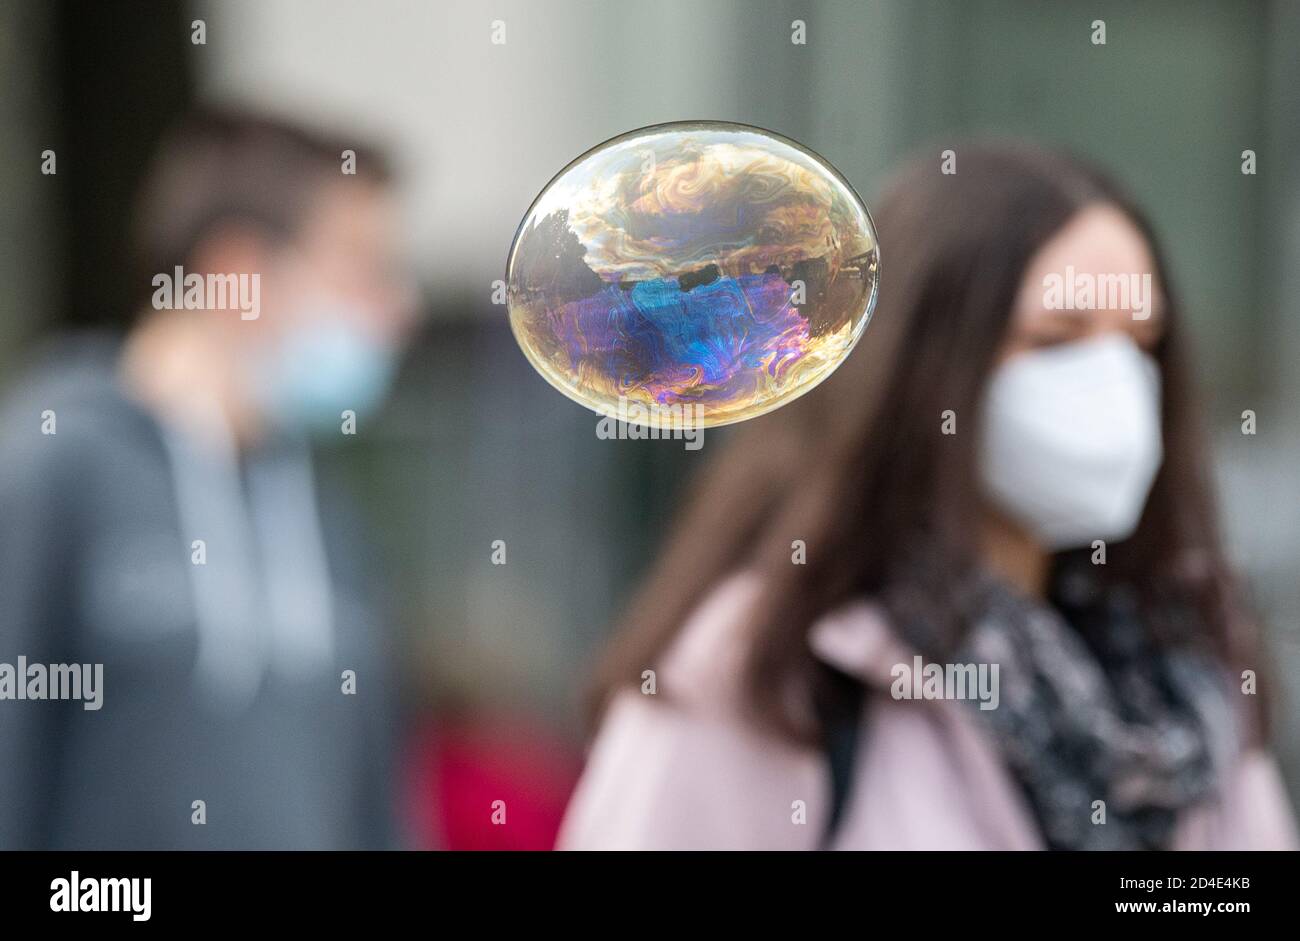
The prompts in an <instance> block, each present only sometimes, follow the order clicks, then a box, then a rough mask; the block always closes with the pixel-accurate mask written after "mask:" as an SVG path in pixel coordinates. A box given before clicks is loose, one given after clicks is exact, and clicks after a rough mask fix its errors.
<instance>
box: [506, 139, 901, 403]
mask: <svg viewBox="0 0 1300 941" xmlns="http://www.w3.org/2000/svg"><path fill="white" fill-rule="evenodd" d="M879 273H880V257H879V248H878V245H877V242H876V231H875V227H874V226H873V225H872V222H871V216H870V215H869V214H868V212H867V208H866V206H864V205H863V204H862V200H861V199H859V198H858V195H857V194H856V193H855V192H854V191H853V188H852V187H851V186H849V184H848V183H847V182H846V181H845V180H844V178H843V177H841V176H840V175H839V173H837V172H836V171H835V169H834V168H833V167H832V166H831V165H830V164H828V163H827V162H826V161H824V160H823V159H822V158H821V157H818V156H817V155H816V154H814V153H812V152H810V151H808V150H806V149H804V148H803V147H801V146H800V145H798V144H796V143H794V142H793V141H791V140H788V139H786V138H783V137H780V136H778V135H775V134H772V133H771V132H769V131H763V130H760V129H758V128H752V127H746V126H744V125H740V124H726V123H721V122H712V121H693V122H683V123H677V124H661V125H656V126H654V127H648V128H642V129H641V130H637V131H632V132H630V133H628V134H624V135H622V136H620V137H616V138H614V139H613V140H610V141H607V142H606V143H604V144H601V145H600V146H599V147H596V148H595V149H593V150H591V151H588V152H587V153H586V154H584V155H583V156H581V157H579V158H578V159H577V160H575V161H574V162H573V163H571V164H569V166H567V167H566V168H565V169H564V170H563V171H561V172H560V174H559V175H558V176H556V177H555V179H553V180H552V181H551V182H550V183H549V184H548V185H547V186H546V188H545V189H544V190H543V191H542V193H541V195H540V196H538V197H537V199H536V200H535V201H534V203H533V205H532V207H531V208H530V209H529V210H528V213H527V215H525V217H524V220H523V222H522V223H521V224H520V226H519V231H518V233H517V234H516V235H515V241H514V244H513V245H512V246H511V249H510V259H509V262H508V266H507V273H506V283H507V285H508V290H507V301H508V304H509V309H510V325H511V329H513V331H514V334H515V339H516V340H518V341H519V345H520V347H521V348H522V349H523V351H524V355H525V356H527V357H528V360H529V362H531V363H532V364H533V366H534V367H535V368H536V369H537V371H538V372H540V373H541V374H542V376H543V377H544V378H545V379H546V380H547V381H548V382H550V383H551V385H553V386H555V387H556V388H557V389H559V390H560V391H561V392H563V393H564V394H565V395H567V396H568V397H569V398H571V399H573V400H574V401H576V402H578V403H580V404H582V405H585V406H586V407H588V408H590V409H593V410H594V411H596V412H598V413H600V414H602V415H609V416H613V417H619V416H620V414H623V415H626V414H627V410H626V408H624V409H623V410H622V411H620V408H619V400H620V398H624V399H625V400H626V401H627V402H634V403H639V404H641V405H643V406H660V407H662V406H674V405H692V404H698V405H699V406H700V411H698V412H696V414H702V415H703V425H704V426H706V427H708V426H716V425H726V424H730V423H732V422H737V421H743V420H744V419H747V418H753V417H754V416H756V415H762V414H763V413H765V412H770V411H771V410H772V409H774V408H778V407H779V406H781V405H783V404H785V403H786V402H789V401H790V400H791V399H794V398H796V397H797V396H799V395H801V394H803V393H804V392H807V391H808V390H809V389H811V388H812V387H813V386H815V385H817V383H819V382H821V381H822V380H823V379H825V378H826V377H827V376H828V375H830V374H831V372H832V371H834V369H835V368H836V367H837V366H838V365H839V364H840V363H842V362H843V361H844V359H845V358H846V357H847V356H848V355H849V352H850V351H851V350H852V349H853V345H854V344H855V343H856V342H857V340H858V337H860V336H861V335H862V331H863V329H864V328H865V327H866V325H867V321H868V319H869V318H870V316H871V311H872V308H873V307H874V306H875V301H876V289H877V285H878V282H879ZM659 411H660V410H656V409H655V408H653V407H651V408H648V409H647V411H646V414H648V415H649V416H651V417H650V418H649V419H647V421H646V423H647V424H652V425H653V424H655V423H656V422H655V419H654V417H653V416H654V415H656V414H658V412H659Z"/></svg>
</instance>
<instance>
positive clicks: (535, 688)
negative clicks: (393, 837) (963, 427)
mask: <svg viewBox="0 0 1300 941" xmlns="http://www.w3.org/2000/svg"><path fill="white" fill-rule="evenodd" d="M195 20H202V21H203V22H204V25H205V29H206V36H205V40H206V41H205V43H204V44H195V43H194V42H193V41H192V36H193V23H194V21H195ZM794 20H802V21H804V23H805V24H806V37H807V42H806V44H804V45H795V44H792V43H791V29H792V26H791V24H792V22H793V21H794ZM1094 20H1104V21H1105V24H1106V44H1105V45H1104V46H1099V45H1094V44H1093V43H1092V41H1091V35H1092V29H1093V27H1092V23H1093V21H1094ZM494 21H501V22H503V23H504V36H505V42H504V43H503V44H494V43H493V42H492V35H493V30H494ZM498 35H500V34H499V31H498ZM1297 49H1300V5H1297V4H1295V3H1291V2H1285V0H1276V2H1266V0H1237V2H1228V0H1159V2H1149V3H1144V4H1141V5H1133V4H1129V3H1125V2H1105V0H1095V2H1092V3H1089V4H1087V5H1086V6H1080V5H1077V4H1069V3H1065V2H1051V0H1047V2H1044V0H965V2H960V3H958V2H933V0H870V2H854V0H802V2H796V0H707V2H700V0H662V2H659V3H656V4H654V5H653V6H646V5H644V4H637V3H607V2H599V0H548V2H545V3H537V2H525V0H492V2H476V0H437V2H421V0H367V2H356V3H349V2H342V0H223V2H199V0H194V2H188V3H170V2H146V3H141V2H130V0H100V2H95V3H90V2H84V3H83V2H73V0H5V2H3V3H0V126H3V127H4V129H5V130H4V133H3V134H2V135H0V379H2V378H3V376H4V374H5V373H8V372H11V371H12V370H13V369H14V368H15V367H16V366H17V365H18V364H20V363H21V362H22V361H23V359H24V356H25V354H26V351H27V350H29V349H30V345H31V343H32V342H33V341H34V340H36V339H38V338H39V337H40V336H41V335H42V334H45V333H48V332H50V331H52V330H54V329H56V328H59V327H66V326H112V325H115V324H120V323H121V322H122V321H123V320H124V319H125V316H126V314H127V312H128V311H127V308H126V306H125V305H126V297H127V296H128V287H129V286H128V285H127V284H126V283H125V271H126V268H125V266H124V264H123V259H122V256H121V252H122V250H123V246H124V243H125V238H124V232H125V226H126V223H127V204H128V200H129V197H130V194H131V192H132V189H133V187H134V185H135V182H136V180H137V176H138V174H139V172H140V171H141V169H142V166H143V163H144V159H145V157H146V155H147V154H148V153H149V152H150V150H151V149H152V147H153V144H154V142H155V140H156V138H157V135H158V134H159V133H160V131H161V130H162V129H163V128H164V127H166V126H167V125H168V124H169V123H170V122H171V121H172V120H173V119H174V118H175V117H176V116H177V115H178V114H179V113H181V112H182V111H183V110H184V109H185V108H186V107H187V106H189V105H190V104H192V103H194V102H198V101H223V102H238V103H245V104H249V105H252V106H254V107H256V108H258V109H260V110H270V111H273V112H278V113H283V114H287V115H289V116H292V117H297V118H301V119H304V120H308V121H312V120H320V121H324V122H326V123H328V124H330V125H332V126H343V127H355V128H357V129H358V130H359V131H364V132H365V133H366V134H367V135H368V136H374V137H377V138H379V139H380V140H381V141H384V142H386V143H387V144H388V145H389V146H390V147H391V148H392V150H393V152H394V154H395V156H396V158H397V163H398V169H399V171H400V173H401V175H402V180H401V186H402V190H403V194H404V197H405V199H404V205H405V209H406V212H407V224H408V226H409V232H410V239H409V252H410V255H409V261H410V263H411V264H412V265H413V266H415V268H416V269H417V270H418V271H419V273H420V275H421V277H422V279H423V283H424V285H425V290H426V300H425V306H426V308H427V311H426V320H425V323H424V327H423V329H422V332H421V335H420V339H419V342H418V343H417V345H416V347H415V348H414V350H413V351H412V352H411V354H410V355H409V357H408V359H407V362H406V364H405V369H404V372H403V378H402V381H401V383H400V384H399V388H398V391H397V393H396V395H395V397H394V399H393V400H392V402H391V404H390V407H389V408H388V410H387V413H386V414H385V416H384V418H383V420H382V423H381V424H380V426H378V427H372V429H371V430H370V431H369V432H368V433H367V434H364V435H360V436H358V439H357V443H356V444H355V445H354V446H350V447H349V448H348V449H347V450H345V451H342V452H340V453H338V454H335V455H333V456H332V457H331V458H330V459H331V460H335V461H338V462H340V463H341V464H342V465H343V466H344V469H346V470H347V471H348V472H349V473H350V474H351V475H353V478H354V479H355V481H356V486H357V489H358V490H359V492H361V493H362V494H364V495H365V496H366V498H367V501H368V504H369V507H370V509H371V511H372V514H373V517H374V520H375V522H376V528H377V531H378V532H379V533H380V534H381V535H382V537H383V539H384V541H385V543H386V546H385V548H386V560H387V564H388V569H389V572H390V574H391V578H392V591H393V597H394V598H395V599H396V600H397V603H398V604H399V606H400V609H401V611H402V614H403V624H404V636H405V643H406V647H407V652H408V656H407V657H406V658H405V664H406V682H407V687H408V688H407V696H408V700H409V701H410V703H411V706H412V709H413V711H414V714H415V715H417V716H419V717H423V718H424V719H425V720H427V721H428V722H429V727H430V728H432V729H436V730H437V731H436V732H432V733H419V732H417V733H415V737H414V738H413V739H412V743H413V744H412V754H413V756H414V757H413V759H412V764H411V768H412V784H413V788H412V790H413V794H412V800H413V801H414V802H415V803H414V811H415V812H416V813H418V814H419V815H420V816H419V820H420V826H421V827H422V832H423V833H424V834H425V835H426V837H427V839H429V840H433V839H435V838H436V839H439V840H441V841H442V842H443V843H444V844H450V845H460V846H475V845H503V844H501V843H500V842H499V841H500V840H501V839H503V838H505V837H501V836H499V835H496V834H491V833H487V832H486V828H485V827H484V826H481V825H480V823H479V819H480V815H479V812H478V810H477V805H475V808H476V809H475V810H474V811H473V816H472V817H471V816H469V812H468V811H465V812H464V813H462V812H461V808H462V805H466V804H472V802H473V801H475V800H477V797H476V795H477V794H478V793H479V790H478V788H479V787H480V786H482V787H487V788H488V789H492V788H495V789H496V790H497V791H501V790H502V789H503V788H504V789H510V788H516V789H517V800H518V801H519V802H522V803H524V804H526V805H529V806H531V807H532V808H533V809H534V810H535V814H534V815H533V818H534V819H535V820H537V821H545V820H547V819H550V818H552V817H556V818H558V813H559V809H560V807H561V806H562V803H563V800H564V797H565V791H566V789H567V787H568V784H569V782H570V781H571V780H572V777H573V775H574V774H575V773H576V768H577V763H578V761H579V757H580V740H581V738H580V736H581V724H580V713H579V709H578V702H579V698H580V693H581V690H582V686H583V683H584V681H585V677H586V675H587V669H586V668H587V664H588V663H589V661H590V658H591V656H592V655H593V653H594V651H595V649H596V647H597V645H598V644H599V642H600V640H601V639H602V637H603V636H604V635H605V634H606V632H607V631H608V630H609V627H610V625H611V621H612V619H613V618H614V617H615V616H616V614H617V612H618V610H619V608H620V606H621V604H622V603H623V602H624V601H625V600H626V598H627V595H628V592H629V590H630V589H631V587H632V586H633V584H634V583H635V581H636V579H637V577H638V575H639V574H640V573H641V572H642V571H643V569H644V567H645V566H646V564H647V562H648V560H649V558H650V556H651V554H652V552H653V550H654V547H655V545H656V542H657V539H658V537H659V536H660V534H661V531H662V528H663V525H664V523H665V522H666V520H667V518H668V517H669V516H670V515H671V513H672V512H673V510H674V507H675V501H676V498H677V496H678V494H679V492H680V489H679V488H680V487H681V486H682V485H683V483H684V482H685V481H686V479H687V478H688V477H689V475H690V473H691V472H692V470H693V468H694V467H695V466H697V462H699V461H701V460H704V459H707V455H708V454H709V451H710V449H709V448H705V449H704V450H703V451H702V452H689V451H686V450H685V449H683V448H682V447H681V446H680V442H671V441H666V442H653V441H600V440H598V439H597V438H596V436H595V434H594V433H593V432H594V428H595V419H594V416H592V415H591V414H589V413H586V412H584V411H583V410H582V409H580V408H579V407H578V406H576V405H574V404H573V403H571V402H569V401H568V400H566V399H564V398H562V397H560V396H559V395H557V394H555V393H553V392H552V391H551V390H550V389H549V387H548V386H546V384H545V383H544V381H543V380H542V379H541V378H540V377H539V376H537V375H536V374H535V373H534V372H533V371H532V370H531V369H530V368H529V367H528V365H527V363H526V362H525V360H524V358H523V356H522V354H521V353H520V352H519V350H518V349H517V347H516V346H515V344H514V341H513V339H512V338H511V335H510V331H509V327H508V325H507V322H506V313H505V309H504V307H501V306H496V305H494V304H493V303H492V294H493V282H494V281H495V280H497V279H500V278H502V277H503V276H504V266H505V257H506V252H507V249H508V248H509V245H510V241H511V238H512V236H513V235H514V231H515V227H516V226H517V225H518V223H519V220H520V218H521V217H522V215H523V213H524V211H525V209H526V208H527V207H528V205H529V203H530V202H531V200H532V199H533V197H534V196H535V195H536V194H537V192H538V191H539V190H540V189H541V188H542V186H543V185H544V184H545V183H546V182H547V181H548V180H549V179H550V178H551V176H552V175H553V174H554V173H555V172H557V171H558V170H559V169H560V168H562V167H563V166H564V165H565V164H566V163H568V162H569V161H570V160H571V159H573V158H574V157H576V156H577V155H579V154H580V153H582V152H583V151H585V150H587V149H588V148H590V147H591V146H593V145H595V144H597V143H599V142H601V141H603V140H605V139H607V138H609V137H612V136H614V135H615V134H618V133H620V132H622V131H626V130H629V129H631V128H635V127H639V126H642V125H647V124H653V123H657V122H662V121H670V120H678V119H683V118H718V119H726V120H731V121H739V122H744V123H749V124H755V125H759V126H762V127H767V128H771V129H773V130H776V131H779V132H781V133H783V134H786V135H788V136H791V137H793V138H795V139H797V140H799V141H801V142H803V143H805V144H806V145H808V146H809V147H810V148H812V149H813V150H815V151H816V152H818V153H820V154H822V155H823V156H825V157H826V158H827V159H829V160H830V161H831V162H832V163H833V164H834V165H835V166H836V167H838V168H839V169H840V170H841V171H842V172H843V173H844V174H845V175H846V176H847V177H848V178H849V179H850V180H851V181H852V182H853V184H854V185H855V187H856V188H857V189H858V190H859V192H861V193H862V194H863V196H864V197H865V198H866V200H867V203H868V205H871V204H872V197H873V195H874V194H875V193H876V192H877V189H878V187H879V186H880V184H881V183H882V181H883V180H884V179H885V177H886V175H887V174H888V172H889V170H890V169H891V168H892V167H893V166H895V165H896V164H897V163H898V162H899V161H900V160H901V159H902V158H903V157H904V156H906V155H908V154H910V153H912V152H914V151H916V150H917V149H918V148H921V149H925V148H928V149H930V150H932V151H933V153H934V159H935V160H936V162H937V161H938V160H939V154H940V152H941V151H942V150H943V149H945V148H946V147H948V146H952V145H955V144H956V143H958V142H959V141H960V140H961V139H963V138H966V137H969V136H971V135H979V134H985V133H989V134H1020V135H1028V136H1031V137H1034V138H1038V139H1041V140H1044V141H1048V142H1055V143H1061V144H1065V145H1069V146H1070V147H1072V148H1075V149H1076V150H1078V151H1080V152H1082V153H1083V154H1085V155H1088V156H1091V157H1093V158H1095V159H1096V160H1098V161H1099V162H1101V163H1102V164H1104V165H1106V166H1107V167H1109V168H1111V169H1112V170H1113V171H1114V172H1115V174H1116V175H1117V176H1118V177H1119V178H1120V179H1121V180H1123V181H1124V182H1125V183H1126V184H1127V185H1128V186H1129V188H1130V189H1132V190H1133V191H1134V192H1135V193H1136V195H1137V197H1138V199H1139V201H1140V202H1141V203H1142V204H1143V205H1144V206H1146V207H1148V208H1149V210H1150V212H1151V214H1152V216H1153V218H1154V220H1155V222H1156V225H1157V227H1158V229H1159V231H1160V234H1161V236H1162V237H1163V239H1164V243H1165V247H1166V250H1167V251H1168V253H1169V254H1170V256H1171V264H1172V269H1173V271H1174V273H1175V275H1176V278H1177V281H1178V284H1179V286H1180V287H1181V289H1182V293H1183V300H1184V303H1185V307H1186V309H1187V311H1188V313H1189V315H1190V317H1191V318H1192V321H1193V326H1194V330H1195V333H1196V334H1197V339H1198V347H1199V350H1198V352H1199V356H1200V359H1199V366H1200V370H1199V371H1200V375H1201V377H1202V380H1203V385H1204V387H1205V389H1206V392H1207V394H1208V395H1209V397H1210V402H1209V404H1210V406H1211V414H1212V416H1213V420H1214V426H1213V430H1214V432H1215V437H1216V439H1217V440H1216V444H1217V449H1216V452H1217V458H1218V460H1219V467H1220V471H1221V473H1220V477H1221V484H1222V494H1223V500H1224V507H1225V510H1224V517H1225V522H1226V525H1227V528H1228V531H1229V537H1230V542H1231V548H1232V551H1233V555H1234V558H1235V560H1236V561H1237V563H1238V564H1239V565H1240V566H1241V567H1242V568H1243V569H1244V571H1245V572H1246V573H1247V575H1248V576H1249V577H1250V581H1251V584H1252V586H1253V589H1254V591H1255V592H1256V595H1257V601H1258V604H1259V606H1260V608H1261V610H1262V612H1263V614H1264V615H1265V617H1266V620H1267V623H1268V627H1269V640H1270V645H1271V651H1272V653H1273V654H1274V656H1275V657H1276V663H1275V664H1274V666H1273V669H1274V673H1275V674H1276V675H1277V676H1278V677H1279V678H1280V680H1281V681H1282V682H1283V683H1284V684H1285V686H1286V687H1287V688H1286V690H1285V691H1284V694H1283V698H1282V703H1281V708H1280V709H1279V711H1278V713H1279V714H1278V722H1277V728H1276V737H1277V740H1278V746H1279V749H1280V752H1281V756H1282V759H1283V762H1284V764H1285V767H1286V770H1287V774H1288V778H1289V781H1290V783H1291V786H1292V789H1293V795H1294V794H1296V793H1297V790H1296V789H1297V786H1298V785H1300V748H1298V747H1297V744H1296V743H1297V741H1298V740H1300V736H1297V734H1296V733H1297V732H1298V731H1300V679H1298V677H1300V669H1297V668H1300V578H1298V577H1297V575H1298V574H1300V472H1297V470H1296V468H1297V467H1300V368H1297V364H1300V316H1298V312H1297V309H1296V301H1295V299H1296V298H1297V297H1300V159H1298V158H1297V154H1298V153H1300V57H1297V55H1296V50H1297ZM47 148H48V149H52V150H54V151H55V152H56V153H57V160H58V164H57V165H58V172H57V175H55V176H44V175H42V174H41V173H40V172H39V166H40V160H41V156H40V155H41V152H42V151H43V150H45V149H47ZM1244 150H1253V151H1255V153H1256V155H1257V161H1258V173H1257V174H1256V175H1243V174H1242V173H1241V171H1240V166H1241V162H1242V151H1244ZM959 159H960V158H959ZM888 250H889V248H888V243H887V242H886V244H885V246H884V253H883V254H884V258H885V265H884V268H885V275H884V285H883V290H886V291H887V290H888ZM869 341H870V333H869V332H868V334H867V342H869ZM1246 409H1251V410H1253V411H1255V412H1256V414H1257V416H1258V427H1259V432H1258V434H1257V435H1255V436H1253V437H1252V436H1245V435H1243V434H1241V431H1240V423H1241V413H1242V411H1243V410H1246ZM724 433H725V432H718V433H717V435H718V437H719V438H720V437H721V435H722V434H724ZM0 459H2V456H0ZM0 525H3V521H2V520H0ZM497 539H500V540H504V541H505V542H506V545H507V547H508V564H507V565H505V566H494V565H492V563H491V545H492V542H493V541H494V540H497ZM511 793H512V794H515V793H516V792H515V791H511ZM482 820H483V821H484V822H485V821H486V815H482ZM503 829H504V828H503ZM549 838H550V834H549V832H548V831H547V827H546V825H545V824H544V823H539V825H538V826H537V827H536V828H534V829H533V830H530V831H527V832H521V831H520V830H515V831H514V833H513V834H512V835H511V836H510V837H508V838H506V839H509V840H514V841H516V842H515V843H514V844H512V845H545V844H546V842H547V841H548V840H549ZM493 840H496V841H498V842H496V843H493V842H492V841H493Z"/></svg>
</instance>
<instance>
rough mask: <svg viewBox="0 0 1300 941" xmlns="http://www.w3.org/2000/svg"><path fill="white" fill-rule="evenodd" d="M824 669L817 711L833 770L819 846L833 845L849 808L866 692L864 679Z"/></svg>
mask: <svg viewBox="0 0 1300 941" xmlns="http://www.w3.org/2000/svg"><path fill="white" fill-rule="evenodd" d="M825 670H826V671H827V673H828V676H827V682H826V686H825V687H824V691H825V695H824V696H821V697H818V704H817V712H818V716H819V718H820V720H821V723H822V728H823V735H822V753H823V754H824V755H825V756H826V763H827V765H828V767H829V770H830V784H831V805H830V813H829V814H828V815H827V818H826V829H825V830H824V831H823V832H822V836H821V842H820V843H819V844H818V845H819V848H820V849H829V848H830V845H831V843H832V842H833V841H834V839H835V834H836V833H837V832H838V830H839V827H840V824H841V823H843V821H844V816H845V813H846V811H847V809H848V804H849V796H850V794H852V791H853V773H854V770H855V766H856V765H857V757H858V733H859V731H860V728H861V725H862V706H863V703H864V702H865V700H866V692H867V691H866V688H865V687H864V686H863V685H862V681H861V680H859V679H857V678H855V677H852V676H849V675H848V674H847V673H844V672H842V671H840V670H836V669H834V668H833V667H830V666H826V667H825Z"/></svg>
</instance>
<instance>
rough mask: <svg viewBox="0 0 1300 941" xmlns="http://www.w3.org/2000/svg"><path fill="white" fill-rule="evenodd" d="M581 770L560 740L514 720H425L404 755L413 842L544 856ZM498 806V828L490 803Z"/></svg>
mask: <svg viewBox="0 0 1300 941" xmlns="http://www.w3.org/2000/svg"><path fill="white" fill-rule="evenodd" d="M581 767H582V757H581V753H580V751H579V750H578V749H577V748H576V747H575V746H574V745H573V744H572V743H571V742H569V741H568V740H567V739H563V738H561V737H560V736H558V735H556V734H555V733H554V732H552V731H551V730H549V729H546V728H544V727H539V726H538V725H537V724H536V723H533V722H531V721H529V720H526V719H522V718H520V717H518V716H495V717H485V716H453V717H440V718H435V719H433V720H431V722H430V723H429V725H428V726H426V727H425V728H424V729H423V730H421V731H420V732H418V733H417V735H416V737H415V740H414V744H413V748H412V750H411V753H410V764H409V773H410V777H409V787H408V794H409V795H410V799H411V801H412V802H413V806H412V808H411V810H412V814H411V816H412V819H413V820H414V821H415V829H416V832H415V834H414V837H415V840H414V842H415V844H416V845H417V846H419V847H421V848H431V849H450V850H549V849H552V848H553V847H554V845H555V836H556V834H557V832H558V831H559V828H560V821H561V819H562V818H563V816H564V808H565V805H566V804H567V803H568V800H569V795H570V793H572V791H573V786H574V784H575V783H576V782H577V780H578V774H579V772H580V770H581ZM496 801H505V823H504V824H498V823H493V822H492V821H493V804H494V802H496Z"/></svg>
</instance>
